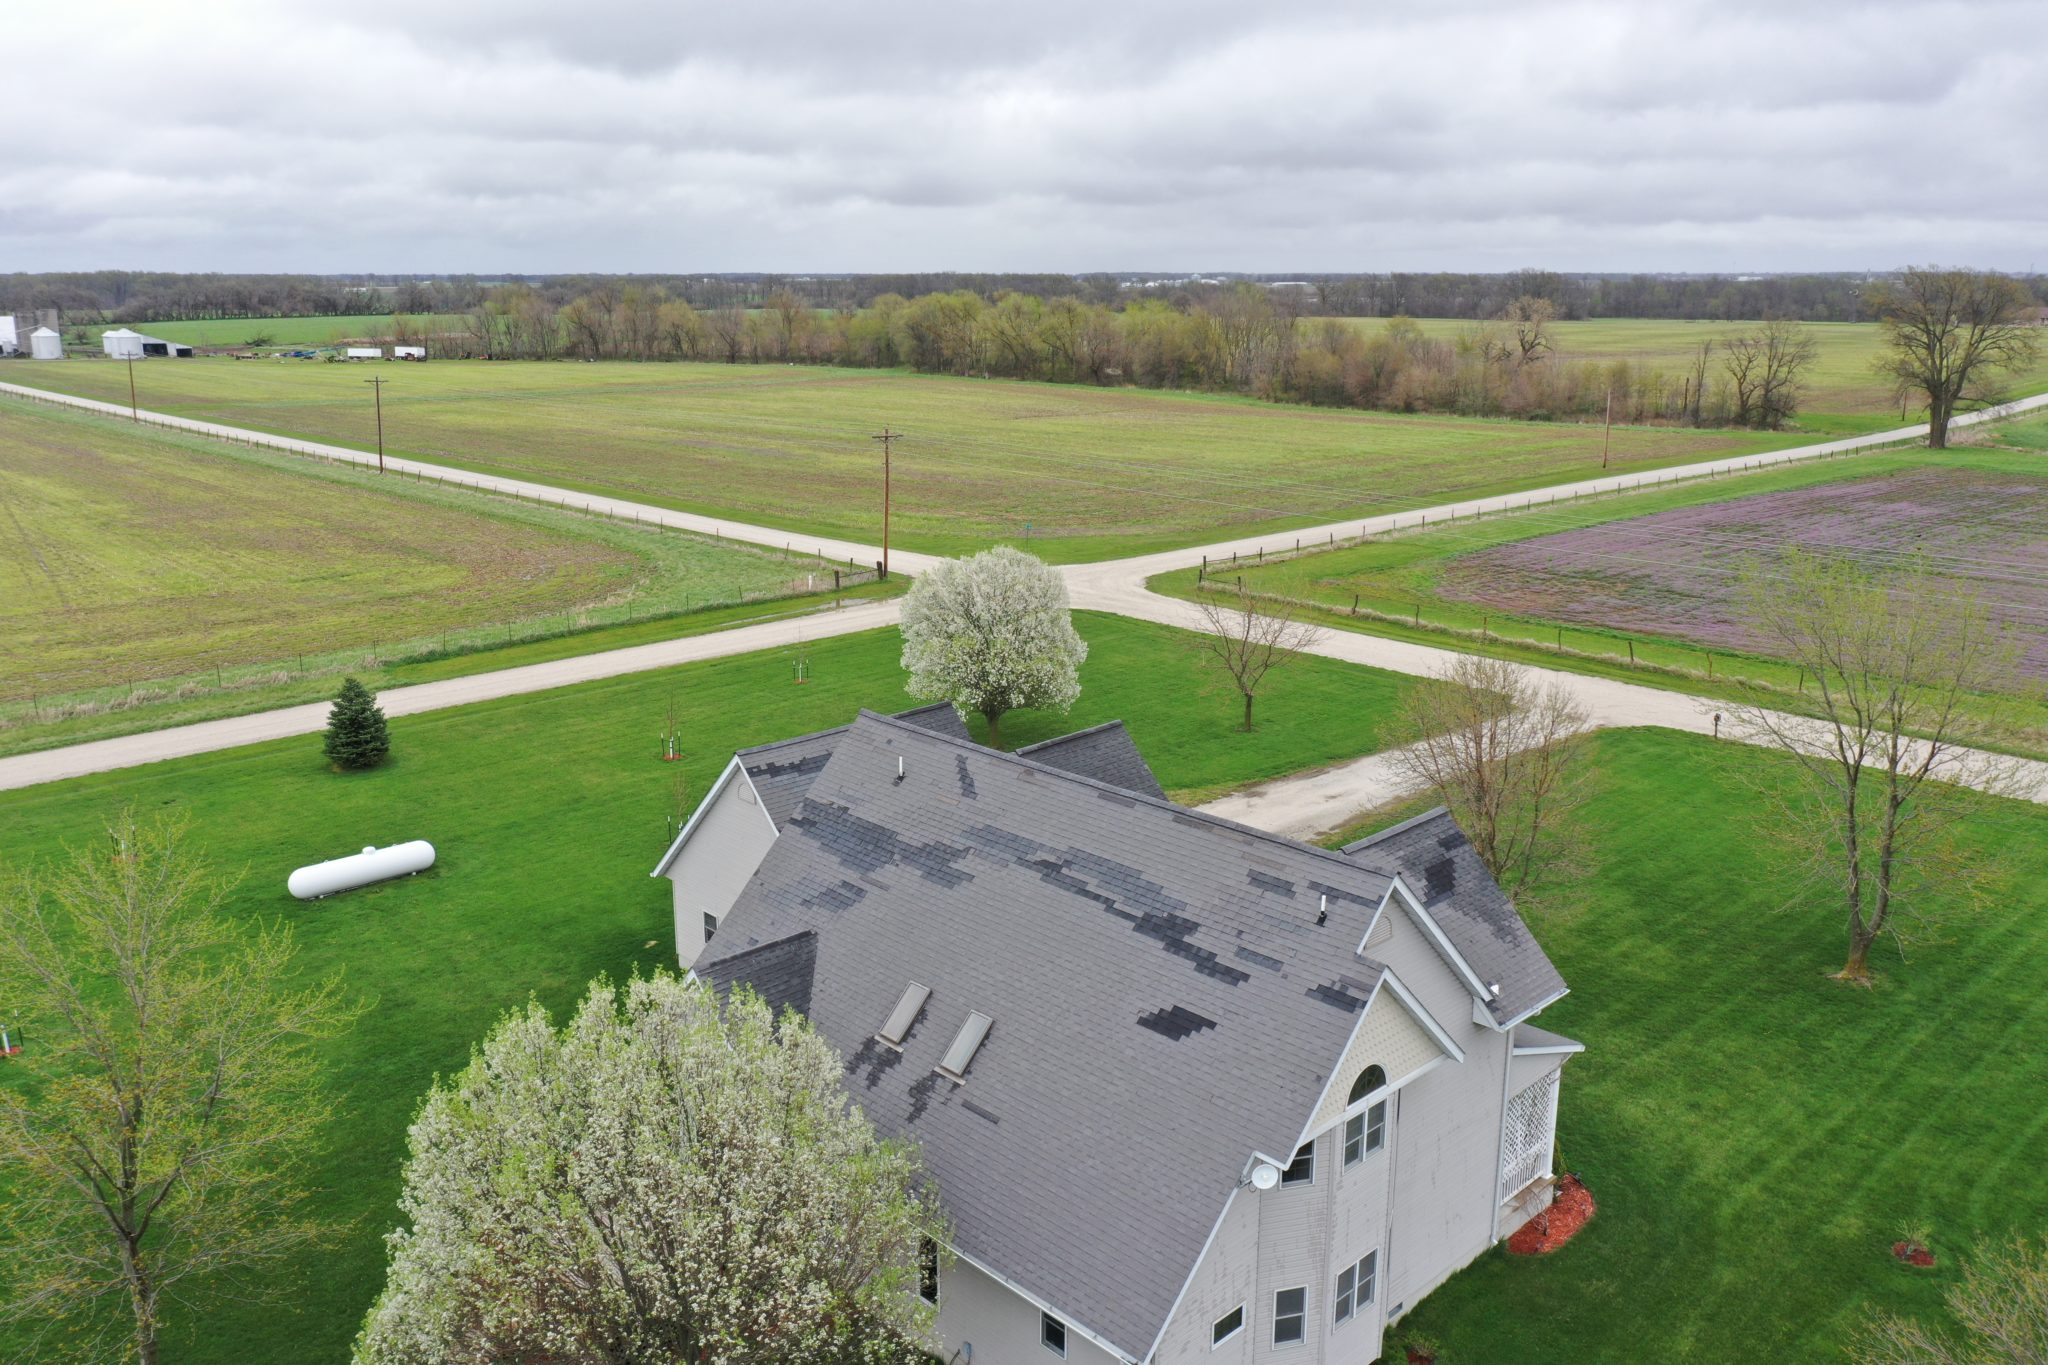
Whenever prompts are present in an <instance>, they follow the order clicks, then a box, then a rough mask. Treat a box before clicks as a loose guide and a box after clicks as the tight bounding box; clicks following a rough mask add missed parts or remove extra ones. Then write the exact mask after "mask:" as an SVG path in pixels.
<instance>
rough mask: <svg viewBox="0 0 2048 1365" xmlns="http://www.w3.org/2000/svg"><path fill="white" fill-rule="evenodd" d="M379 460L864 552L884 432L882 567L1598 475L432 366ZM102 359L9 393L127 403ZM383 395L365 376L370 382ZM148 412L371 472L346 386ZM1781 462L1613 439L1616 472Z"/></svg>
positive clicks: (1367, 438) (1325, 417)
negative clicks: (247, 430)
mask: <svg viewBox="0 0 2048 1365" xmlns="http://www.w3.org/2000/svg"><path fill="white" fill-rule="evenodd" d="M387 368H388V369H389V370H390V371H391V374H390V377H391V380H392V382H391V383H390V385H388V386H387V387H386V388H385V389H384V400H383V401H384V428H385V437H386V441H387V443H388V446H389V448H390V449H391V450H393V451H395V452H402V453H405V454H409V455H416V456H419V457H421V458H423V459H428V460H433V461H437V462H440V463H445V464H453V465H460V466H464V467H467V468H473V469H480V470H487V471H489V472H492V473H500V474H510V475H514V476H517V477H521V478H528V479H535V480H539V481H541V482H544V483H549V484H555V485H560V486H564V487H570V488H580V489H592V490H602V491H605V492H610V493H617V494H622V495H625V496H628V497H632V498H636V499H639V500H642V501H646V502H652V503H659V504H662V505H666V506H672V507H678V508H684V509H686V510H690V511H697V512H706V513H710V514H713V515H722V516H730V517H734V518H737V519H742V520H746V521H752V522H757V523H760V524H763V525H768V526H775V527H783V528H789V529H791V530H793V531H796V532H799V533H802V532H817V533H821V534H825V535H832V536H841V537H846V538H849V539H855V540H860V541H864V542H867V543H874V542H876V541H878V540H879V539H880V536H881V514H882V487H881V474H882V471H881V451H880V447H879V446H878V445H877V444H876V443H875V442H873V441H871V440H869V439H868V438H869V436H870V434H872V433H874V432H879V431H881V430H882V429H883V427H884V426H888V427H890V428H893V429H895V430H898V431H901V432H904V433H906V435H905V439H904V440H903V442H902V443H901V444H899V445H898V446H897V447H896V450H895V460H894V509H893V519H894V521H893V525H894V535H895V541H896V543H897V544H898V545H900V546H903V547H906V548H911V549H919V550H927V551H932V552H935V553H948V554H950V553H955V552H960V551H965V550H972V549H978V548H981V547H984V546H986V545H988V544H991V543H994V542H997V541H1008V542H1013V543H1020V544H1021V543H1026V542H1028V544H1029V548H1031V549H1032V550H1033V551H1035V552H1036V553H1039V554H1041V555H1043V556H1045V557H1046V558H1049V559H1052V560H1055V561H1062V562H1071V561H1076V560H1084V559H1100V558H1109V557H1114V556H1118V555H1123V554H1129V553H1133V552H1137V551H1140V550H1147V549H1160V548H1165V547H1168V546H1172V545H1187V544H1200V543H1202V542H1205V541H1211V540H1216V539H1220V538H1223V537H1225V536H1229V535H1241V534H1255V533H1258V532H1260V531H1265V530H1274V531H1277V530H1278V529H1279V528H1282V527H1287V526H1303V525H1313V524H1317V523H1320V522H1326V521H1331V520H1336V519H1340V518H1348V517H1351V516H1354V515H1361V514H1366V513H1371V512H1375V511H1385V510H1389V509H1392V508H1397V507H1408V506H1415V505H1418V504H1421V505H1427V504H1430V503H1434V502H1438V501H1441V500H1443V499H1446V498H1450V497H1465V496H1472V495H1476V494H1483V493H1490V492H1498V491H1501V490H1505V489H1510V488H1522V487H1529V486H1531V485H1542V484H1547V483H1555V482H1559V481H1562V480H1567V479H1576V478H1583V477H1587V476H1589V475H1593V474H1597V473H1598V472H1599V469H1600V447H1601V434H1600V430H1599V428H1597V427H1590V426H1582V425H1575V424H1563V423H1536V422H1505V421H1488V420H1480V419H1466V418H1452V417H1428V416H1405V415H1399V414H1390V413H1365V412H1350V411H1337V410H1332V409H1314V408H1305V407H1293V406H1277V405H1274V404H1270V403H1262V402H1259V401H1256V400H1254V399H1248V398H1233V397H1218V396H1202V395H1192V394H1173V393H1157V392H1150V391H1144V390H1137V389H1090V388H1083V387H1079V386H1074V385H1059V384H1034V383H1019V382H1013V381H1008V380H995V381H990V380H976V379H956V378H947V377H942V376H925V375H911V374H904V373H898V372H894V371H875V370H841V369H822V368H806V367H800V366H726V365H699V364H629V363H604V364H580V363H567V362H560V363H539V362H498V363H492V362H488V361H435V362H432V363H430V364H426V365H412V366H406V367H404V368H402V369H400V368H398V367H387ZM126 371H127V367H126V366H117V365H113V364H107V363H102V362H98V361H90V360H88V361H83V362H80V363H76V364H72V363H66V364H63V365H44V366H40V367H35V368H33V369H30V368H29V367H26V366H23V367H18V368H17V369H16V370H10V371H8V372H7V373H6V375H5V376H0V377H5V378H8V379H10V380H12V381H13V382H16V383H32V384H35V385H38V386H41V387H45V388H52V389H61V390H65V391H68V392H72V393H81V394H86V395H89V396H92V397H96V398H102V399H113V400H118V401H122V402H125V401H126V400H127V394H128V389H127V383H128V381H127V373H126ZM382 372H383V371H380V373H382ZM136 376H137V383H138V385H139V388H140V396H141V402H142V405H143V406H144V407H148V408H154V409H158V410H161V411H167V412H173V413H178V414H181V415H184V416H188V417H200V418H205V419H208V420H212V421H219V422H227V423H232V424H235V425H239V426H247V427H254V428H257V429H260V430H265V431H275V432H282V433H285V434H288V435H293V436H302V437H311V438H315V439H318V440H322V441H329V442H334V443H336V444H341V445H349V446H355V447H358V448H367V447H369V446H370V445H372V444H373V443H374V441H375V416H374V413H373V412H372V410H371V403H370V398H369V390H368V388H367V387H366V386H365V385H364V383H363V378H364V375H363V373H362V372H361V370H360V368H359V367H352V366H343V365H318V364H305V363H299V362H281V363H273V362H262V363H251V362H237V361H232V360H221V359H205V358H201V359H196V360H189V361H177V362H175V363H173V362H168V361H166V362H151V363H148V364H145V365H140V366H137V367H136ZM1798 439H1800V438H1797V437H1792V436H1786V435H1759V434H1758V433H1754V432H1710V431H1690V430H1684V429H1678V428H1669V427H1665V428H1628V429H1621V428H1617V429H1616V431H1615V433H1614V445H1613V465H1614V467H1615V468H1617V469H1621V470H1624V471H1626V470H1635V469H1649V468H1655V467H1658V466H1661V465H1669V464H1677V463H1684V462H1688V461H1693V460H1701V459H1710V458H1714V457H1718V456H1723V455H1730V454H1734V453H1737V452H1741V451H1750V450H1766V449H1776V448H1780V447H1783V446H1786V445H1790V444H1795V443H1796V442H1797V440H1798Z"/></svg>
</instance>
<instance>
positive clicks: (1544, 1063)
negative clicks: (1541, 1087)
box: [1508, 1052, 1573, 1095]
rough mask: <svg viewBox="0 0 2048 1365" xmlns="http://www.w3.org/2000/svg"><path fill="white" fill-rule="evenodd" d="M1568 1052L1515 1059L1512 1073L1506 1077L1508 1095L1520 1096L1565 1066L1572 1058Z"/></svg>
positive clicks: (1537, 1054) (1543, 1053)
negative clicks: (1566, 1060)
mask: <svg viewBox="0 0 2048 1365" xmlns="http://www.w3.org/2000/svg"><path fill="white" fill-rule="evenodd" d="M1572 1055H1573V1054H1572V1053H1569V1052H1538V1053H1536V1054H1534V1055H1532V1056H1528V1057H1517V1058H1515V1061H1514V1070H1513V1073H1512V1074H1511V1075H1510V1076H1509V1077H1508V1093H1509V1094H1511V1095H1515V1094H1520V1093H1521V1092H1522V1091H1524V1090H1527V1089H1528V1088H1529V1087H1530V1086H1532V1085H1534V1084H1536V1082H1538V1081H1540V1080H1542V1079H1543V1078H1544V1077H1545V1076H1548V1075H1549V1074H1550V1073H1551V1072H1553V1071H1555V1070H1557V1069H1558V1068H1559V1067H1561V1066H1563V1065H1564V1064H1565V1059H1566V1058H1568V1057H1570V1056H1572Z"/></svg>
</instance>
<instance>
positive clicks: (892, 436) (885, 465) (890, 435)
mask: <svg viewBox="0 0 2048 1365" xmlns="http://www.w3.org/2000/svg"><path fill="white" fill-rule="evenodd" d="M868 439H869V440H871V441H880V442H881V443H882V577H883V578H884V579H886V578H888V576H889V447H890V444H891V443H892V442H895V441H900V440H902V439H903V433H902V432H900V431H891V430H889V428H887V427H883V428H882V434H881V435H879V436H870V437H869V438H868Z"/></svg>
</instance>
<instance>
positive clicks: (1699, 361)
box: [1686, 340, 1714, 426]
mask: <svg viewBox="0 0 2048 1365" xmlns="http://www.w3.org/2000/svg"><path fill="white" fill-rule="evenodd" d="M1713 354H1714V343H1713V342H1712V341H1711V340H1709V341H1702V342H1701V343H1700V345H1699V349H1698V350H1697V351H1695V352H1693V357H1692V372H1691V374H1689V375H1688V376H1687V377H1686V392H1687V395H1688V396H1687V399H1686V412H1687V416H1688V418H1689V419H1690V420H1691V422H1692V424H1693V425H1694V426H1698V425H1699V424H1700V409H1701V408H1702V407H1703V406H1705V404H1706V398H1707V362H1708V361H1709V360H1710V359H1711V358H1712V357H1713Z"/></svg>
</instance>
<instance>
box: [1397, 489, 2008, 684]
mask: <svg viewBox="0 0 2048 1365" xmlns="http://www.w3.org/2000/svg"><path fill="white" fill-rule="evenodd" d="M1793 545H1796V546H1799V547H1802V548H1805V549H1809V550H1813V551H1816V552H1820V553H1828V554H1840V555H1845V556H1847V557H1849V558H1851V559H1853V560H1855V561H1857V562H1859V563H1862V564H1865V565H1867V566H1869V567H1872V568H1878V569H1885V570H1895V569H1901V568H1905V567H1907V566H1909V565H1911V564H1913V563H1916V562H1921V563H1924V564H1925V565H1926V567H1927V569H1928V570H1929V571H1930V572H1932V573H1934V574H1935V575H1937V576H1938V579H1939V581H1940V582H1941V583H1943V584H1944V585H1946V586H1947V587H1949V588H1951V589H1953V590H1954V591H1956V592H1957V593H1962V592H1974V593H1976V594H1977V595H1979V597H1980V598H1981V599H1982V600H1983V601H1984V603H1985V604H1986V607H1987V610H1989V611H1990V613H1991V615H1992V617H1993V619H1994V620H1997V621H2000V622H2002V623H2003V624H2005V625H2006V626H2007V627H2009V628H2010V629H2011V630H2013V631H2014V633H2015V634H2016V635H2018V636H2020V637H2021V638H2023V639H2025V640H2027V641H2028V642H2029V644H2028V648H2027V652H2026V655H2025V657H2024V659H2023V660H2022V661H2021V669H2022V671H2023V672H2024V673H2026V674H2027V675H2028V676H2029V677H2033V678H2037V679H2044V680H2048V478H2044V477H2043V476H2042V474H2038V473H2037V474H2020V473H2000V472H1994V471H1991V470H1982V469H1967V468H1955V467H1948V468H1921V469H1906V470H1900V471H1897V472H1895V473H1890V474H1884V475H1874V476H1871V477H1868V478H1863V479H1856V480H1851V481H1846V482H1842V483H1836V484H1824V485H1820V486H1817V487H1809V488H1800V489H1788V490H1786V491H1784V492H1778V493H1755V494H1751V495H1750V496H1748V497H1743V498H1736V499H1733V500H1730V501H1727V502H1716V503H1706V504H1702V505H1700V506H1696V507H1686V508H1677V509H1673V510H1671V511H1666V512H1654V513H1651V514H1650V515H1648V516H1642V517H1631V518H1630V519H1628V520H1626V521H1612V522H1607V523H1604V524H1602V525H1599V526H1589V527H1585V528H1583V529H1580V530H1571V531H1556V532H1553V533H1551V534H1549V535H1544V536H1538V537H1535V538H1533V539H1529V540H1520V541H1516V542H1514V543H1512V544H1508V545H1501V546H1497V547H1495V548H1493V549H1489V550H1481V551H1478V552H1476V553H1473V554H1469V555H1463V556H1460V557H1459V558H1457V559H1454V560H1452V561H1451V563H1450V564H1449V565H1447V566H1446V567H1445V569H1444V571H1443V574H1442V577H1441V578H1440V580H1439V584H1438V587H1439V591H1441V592H1442V593H1444V594H1445V595H1446V596H1450V597H1455V598H1459V599H1461V600H1463V601H1466V602H1470V603H1476V604H1481V605H1484V606H1488V607H1492V608H1495V609H1497V610H1499V611H1501V612H1504V613H1506V614H1509V615H1513V616H1517V617H1524V618H1531V617H1533V618H1537V619H1547V620H1559V621H1570V622H1575V623H1578V624H1581V625H1601V626H1608V627H1611V628H1613V629H1617V630H1621V631H1624V632H1628V631H1635V632H1642V633H1646V634H1656V635H1675V636H1679V637H1681V638H1684V639H1687V640H1693V641H1697V642H1699V643H1701V644H1704V645H1709V646H1716V647H1720V648H1724V649H1730V650H1736V651H1743V652H1767V649H1768V646H1767V642H1766V641H1765V639H1764V638H1763V637H1761V636H1760V635H1759V634H1758V633H1757V632H1756V630H1755V629H1754V628H1753V627H1752V626H1750V625H1749V624H1748V623H1747V622H1746V621H1744V620H1743V619H1742V613H1741V606H1740V602H1739V601H1738V593H1739V591H1740V586H1741V585H1740V577H1741V573H1742V569H1743V565H1744V564H1745V563H1761V562H1763V561H1767V560H1768V559H1769V557H1770V556H1771V555H1773V554H1775V553H1777V552H1778V551H1779V550H1780V549H1781V548H1783V547H1786V546H1793Z"/></svg>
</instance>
